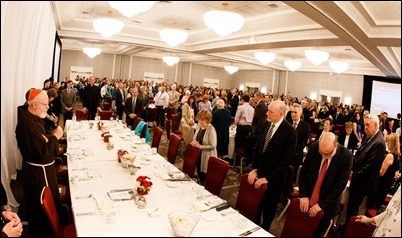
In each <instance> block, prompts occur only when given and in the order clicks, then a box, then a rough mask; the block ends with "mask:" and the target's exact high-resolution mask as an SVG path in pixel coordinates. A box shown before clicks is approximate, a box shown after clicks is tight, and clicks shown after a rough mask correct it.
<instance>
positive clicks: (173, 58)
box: [162, 56, 180, 66]
mask: <svg viewBox="0 0 402 238" xmlns="http://www.w3.org/2000/svg"><path fill="white" fill-rule="evenodd" d="M162 60H163V62H165V63H166V64H167V65H169V66H172V65H174V64H177V63H179V60H180V59H179V57H176V56H163V58H162Z"/></svg>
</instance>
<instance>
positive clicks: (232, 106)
mask: <svg viewBox="0 0 402 238" xmlns="http://www.w3.org/2000/svg"><path fill="white" fill-rule="evenodd" d="M239 102H240V98H239V95H238V94H237V93H236V94H234V95H233V96H232V98H231V99H230V112H231V113H232V117H234V116H236V112H237V107H238V106H239Z"/></svg>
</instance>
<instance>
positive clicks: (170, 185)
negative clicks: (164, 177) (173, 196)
mask: <svg viewBox="0 0 402 238" xmlns="http://www.w3.org/2000/svg"><path fill="white" fill-rule="evenodd" d="M166 186H168V187H169V188H178V187H179V186H180V182H173V181H167V182H166Z"/></svg>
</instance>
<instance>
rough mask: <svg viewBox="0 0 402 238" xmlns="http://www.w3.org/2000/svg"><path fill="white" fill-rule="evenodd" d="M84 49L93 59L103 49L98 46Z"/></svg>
mask: <svg viewBox="0 0 402 238" xmlns="http://www.w3.org/2000/svg"><path fill="white" fill-rule="evenodd" d="M82 51H83V52H84V53H85V54H86V55H88V57H89V58H91V59H93V58H94V57H96V56H97V55H99V54H100V53H101V52H102V49H100V48H96V47H85V48H83V49H82Z"/></svg>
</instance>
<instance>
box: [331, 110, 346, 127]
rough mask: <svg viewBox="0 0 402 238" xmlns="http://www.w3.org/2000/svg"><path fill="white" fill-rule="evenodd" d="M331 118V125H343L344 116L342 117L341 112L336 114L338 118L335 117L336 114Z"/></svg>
mask: <svg viewBox="0 0 402 238" xmlns="http://www.w3.org/2000/svg"><path fill="white" fill-rule="evenodd" d="M333 117H334V122H333V124H338V125H343V124H345V117H344V115H343V113H342V112H340V113H339V114H338V116H337V115H336V112H335V113H334V116H333Z"/></svg>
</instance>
